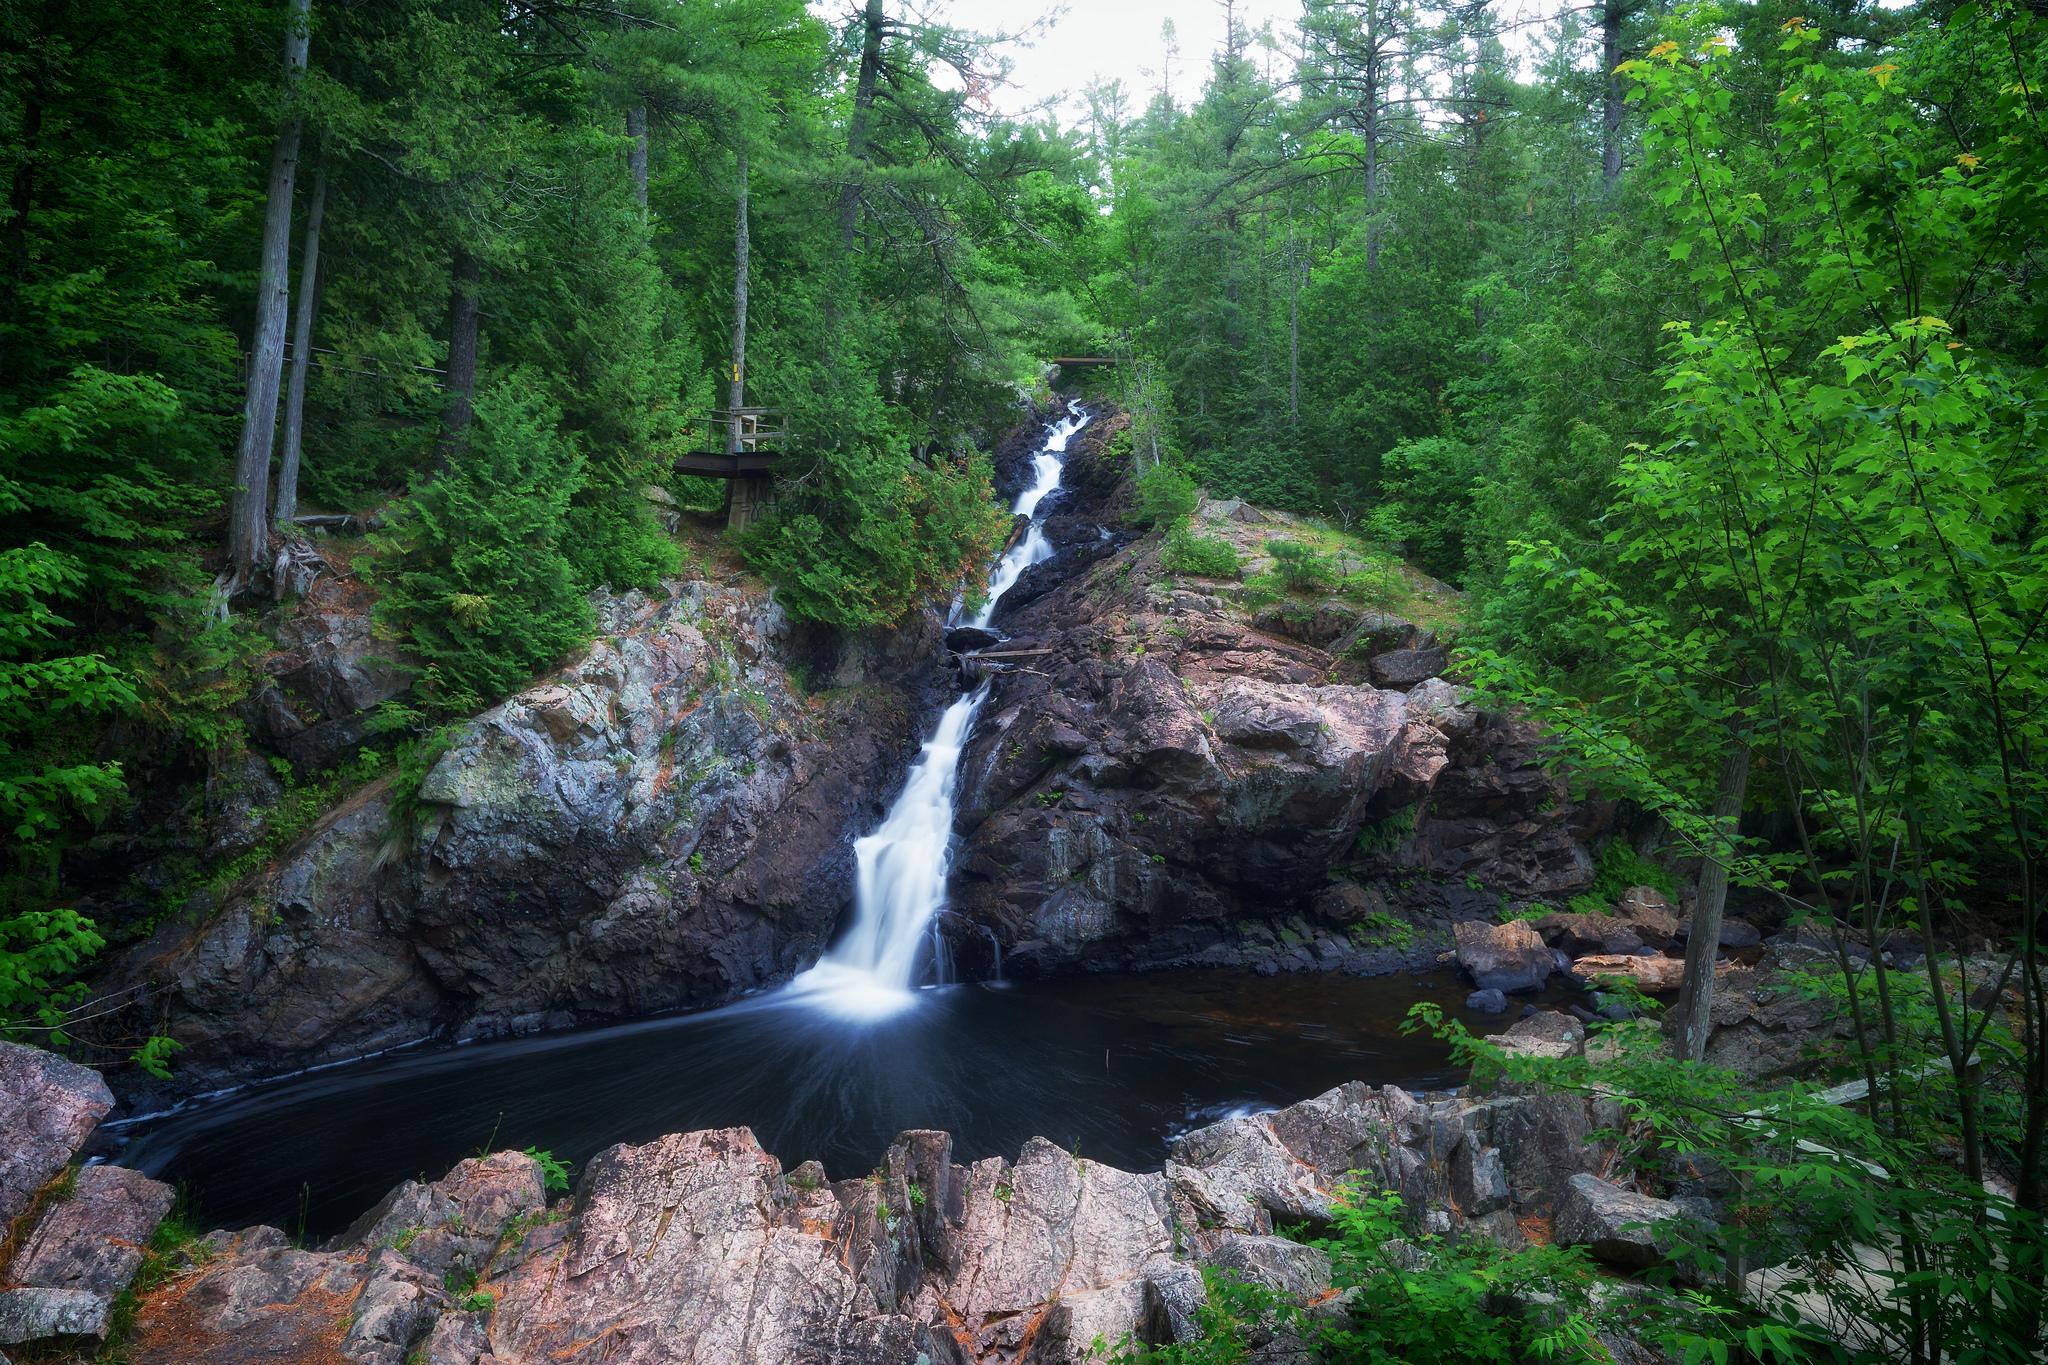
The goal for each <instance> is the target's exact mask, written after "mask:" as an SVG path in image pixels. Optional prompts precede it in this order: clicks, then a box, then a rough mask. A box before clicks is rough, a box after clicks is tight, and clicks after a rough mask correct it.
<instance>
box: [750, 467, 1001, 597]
mask: <svg viewBox="0 0 2048 1365" xmlns="http://www.w3.org/2000/svg"><path fill="white" fill-rule="evenodd" d="M821 472H822V473H823V474H824V476H825V479H824V487H823V488H822V490H821V491H820V493H819V494H818V495H817V496H816V497H814V498H812V499H810V500H808V501H806V502H803V503H795V502H790V501H789V500H788V499H785V501H784V504H783V505H780V506H778V508H777V509H776V511H775V512H773V513H772V514H770V516H768V517H767V518H766V519H764V520H763V521H761V522H760V523H758V524H757V525H756V526H754V528H753V529H751V530H750V531H749V532H747V534H746V536H745V537H744V539H742V541H741V549H742V551H743V552H744V553H745V555H746V556H747V561H748V562H749V563H750V564H752V565H753V566H754V567H755V568H756V569H758V570H760V571H761V572H762V573H763V574H765V575H767V576H768V578H769V579H770V580H771V581H772V582H773V583H774V584H775V587H776V593H777V600H778V601H780V602H781V603H782V605H783V607H784V608H785V609H787V610H788V612H789V613H790V615H792V616H794V617H797V618H798V619H800V620H806V621H817V622H820V623H822V624H825V625H831V626H838V627H840V628H842V629H848V630H861V629H866V628H868V627H873V626H887V625H893V624H895V623H896V622H897V621H899V620H901V619H902V618H903V617H904V616H905V615H906V614H907V613H908V612H909V611H911V610H912V609H913V608H914V607H915V606H916V605H917V604H918V603H919V602H920V601H923V600H925V599H927V598H929V597H932V596H935V595H937V594H939V593H942V592H944V593H950V592H952V591H953V589H954V587H955V586H956V585H957V584H959V583H960V582H961V581H962V580H963V579H964V580H965V581H967V582H968V583H969V584H971V585H975V586H978V585H979V583H980V581H981V579H982V576H983V573H984V570H985V569H986V566H987V560H988V557H989V555H990V553H991V552H992V551H993V550H994V549H995V546H996V544H997V542H998V541H999V540H1000V539H1001V538H1002V534H1003V532H1004V530H1005V529H1006V528H1007V527H1008V526H1009V524H1010V519H1009V517H1008V516H1007V515H1006V514H1005V512H1004V510H1003V509H1002V508H1001V507H999V506H998V505H997V504H996V501H995V490H994V484H993V480H992V478H991V474H990V468H989V463H988V458H987V457H986V456H984V455H982V454H980V453H979V452H969V453H967V454H966V455H964V456H962V457H960V458H959V459H955V460H936V461H933V462H932V463H930V464H923V463H919V462H916V461H910V462H908V466H907V467H904V466H903V465H901V464H899V463H897V461H896V460H894V459H893V458H892V457H889V456H886V455H880V454H876V455H871V456H869V457H866V458H862V457H858V456H855V455H852V454H849V455H848V456H846V457H844V459H843V461H835V462H834V463H832V464H830V465H827V466H822V467H821Z"/></svg>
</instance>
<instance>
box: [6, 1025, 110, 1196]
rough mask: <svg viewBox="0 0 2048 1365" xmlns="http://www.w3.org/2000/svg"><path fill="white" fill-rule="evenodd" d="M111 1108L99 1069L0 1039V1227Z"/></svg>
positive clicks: (55, 1173)
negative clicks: (3, 1135) (0, 1138)
mask: <svg viewBox="0 0 2048 1365" xmlns="http://www.w3.org/2000/svg"><path fill="white" fill-rule="evenodd" d="M113 1107H114V1096H113V1092H111V1091H110V1090H108V1089H107V1083H106V1081H104V1080H102V1079H101V1077H100V1073H99V1072H97V1071H94V1070H92V1069H91V1068H90V1067H83V1066H80V1065H78V1064H77V1063H76V1062H68V1061H66V1060H64V1059H63V1058H62V1057H59V1056H57V1055H55V1054H54V1053H49V1052H44V1051H43V1050H42V1049H40V1048H33V1047H27V1046H25V1045H23V1044H20V1043H4V1042H0V1133H4V1134H6V1140H5V1141H4V1142H0V1229H5V1228H6V1227H7V1226H8V1225H10V1224H12V1223H13V1222H14V1220H15V1219H17V1218H19V1217H20V1216H21V1215H22V1214H24V1213H26V1212H27V1211H28V1208H29V1206H30V1204H32V1203H33V1202H34V1201H35V1197H36V1194H37V1193H38V1192H39V1191H40V1190H41V1189H42V1188H43V1187H44V1186H45V1185H47V1184H49V1183H50V1181H52V1180H54V1179H55V1178H56V1177H57V1176H58V1175H59V1174H60V1173H61V1172H62V1171H63V1170H64V1168H65V1167H66V1166H69V1165H70V1164H71V1161H72V1158H73V1157H75V1156H76V1155H77V1154H78V1149H79V1148H80V1147H82V1146H84V1145H85V1140H86V1138H88V1137H90V1136H91V1135H92V1130H93V1129H94V1128H96V1127H98V1126H99V1121H100V1120H101V1119H102V1118H104V1117H105V1116H106V1113H107V1111H108V1110H109V1109H111V1108H113Z"/></svg>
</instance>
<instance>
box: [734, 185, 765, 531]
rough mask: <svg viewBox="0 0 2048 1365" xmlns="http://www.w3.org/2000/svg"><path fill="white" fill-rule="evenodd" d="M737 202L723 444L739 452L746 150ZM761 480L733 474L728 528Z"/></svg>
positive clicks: (748, 515)
mask: <svg viewBox="0 0 2048 1365" xmlns="http://www.w3.org/2000/svg"><path fill="white" fill-rule="evenodd" d="M738 162H739V166H738V176H739V195H738V199H739V204H738V207H737V209H736V210H735V211H734V214H733V237H732V277H733V278H732V387H731V389H730V390H729V393H730V397H729V398H728V399H727V400H726V408H727V414H726V427H725V448H726V452H727V453H728V454H731V455H737V454H739V453H740V448H741V441H740V416H739V411H740V409H741V408H743V407H745V406H746V405H747V270H748V265H749V260H748V257H749V254H750V252H751V250H752V246H753V239H752V233H751V230H750V229H749V227H748V225H747V207H748V206H747V191H748V185H747V152H746V148H744V147H742V148H741V149H740V150H739V153H738ZM761 483H762V480H759V479H752V478H735V479H733V480H732V481H731V483H730V484H729V485H728V488H729V490H730V492H729V494H728V497H727V506H726V516H725V524H726V528H727V529H728V530H733V531H744V530H745V529H746V528H747V527H748V526H749V525H750V524H751V523H752V522H753V520H754V517H755V515H756V514H757V513H758V512H759V511H760V509H761V504H762V502H763V501H764V499H763V497H762V492H763V490H762V488H761V486H760V485H761Z"/></svg>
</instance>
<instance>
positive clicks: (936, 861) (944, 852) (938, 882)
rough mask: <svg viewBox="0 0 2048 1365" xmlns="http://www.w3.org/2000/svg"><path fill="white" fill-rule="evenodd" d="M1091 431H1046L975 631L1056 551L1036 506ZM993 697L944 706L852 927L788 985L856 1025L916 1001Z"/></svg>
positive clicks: (867, 859)
mask: <svg viewBox="0 0 2048 1365" xmlns="http://www.w3.org/2000/svg"><path fill="white" fill-rule="evenodd" d="M1087 424H1088V413H1087V411H1086V410H1085V409H1083V408H1082V407H1081V406H1080V405H1079V404H1078V403H1070V404H1068V406H1067V415H1066V416H1065V417H1064V418H1062V419H1061V420H1060V421H1058V422H1052V423H1048V424H1047V425H1046V429H1045V442H1044V444H1043V445H1042V446H1040V447H1039V451H1038V454H1037V456H1036V457H1034V458H1033V460H1032V463H1031V472H1032V482H1031V486H1030V487H1029V488H1027V489H1025V490H1024V491H1023V492H1022V493H1020V494H1018V496H1017V503H1016V507H1015V509H1014V511H1015V514H1016V515H1019V516H1025V517H1030V518H1031V519H1032V520H1031V525H1030V529H1029V530H1028V531H1026V533H1025V535H1024V538H1023V539H1022V540H1021V541H1019V542H1018V543H1017V544H1015V545H1013V546H1011V547H1010V549H1009V550H1008V551H1007V552H1005V553H1004V555H1003V557H1002V558H1001V559H1000V560H998V561H997V562H996V566H995V568H994V569H993V570H992V571H991V572H990V574H989V581H988V600H987V601H986V602H985V603H984V604H983V606H982V609H981V611H980V612H978V613H977V614H976V615H975V617H974V619H973V622H972V624H974V625H977V626H986V625H987V624H988V621H989V617H990V616H991V614H993V612H994V611H995V605H996V602H997V601H998V600H999V599H1000V598H1001V597H1002V595H1003V594H1004V593H1006V592H1008V591H1009V590H1010V588H1011V586H1012V585H1014V584H1015V583H1016V581H1017V579H1018V578H1019V577H1020V576H1021V575H1022V574H1023V572H1024V570H1026V569H1028V568H1030V567H1031V566H1032V565H1033V564H1036V563H1039V562H1040V561H1042V560H1045V559H1048V558H1050V557H1051V555H1052V548H1051V546H1049V545H1048V544H1047V543H1046V539H1045V536H1044V534H1043V533H1042V532H1041V531H1040V529H1039V523H1038V505H1039V504H1040V503H1042V502H1043V501H1045V498H1046V495H1047V494H1049V493H1051V492H1052V491H1053V490H1054V489H1055V488H1058V487H1059V486H1060V474H1061V471H1062V467H1063V459H1062V457H1063V456H1064V455H1065V454H1066V450H1067V442H1068V441H1069V440H1070V439H1072V437H1073V435H1074V433H1075V432H1077V431H1079V430H1080V429H1081V428H1082V427H1084V426H1086V425H1087ZM988 691H989V685H988V684H987V683H983V684H982V685H981V686H980V687H978V688H976V689H975V690H974V691H973V692H971V693H969V694H967V695H965V696H963V697H960V698H959V699H958V700H956V701H955V702H954V703H953V704H952V705H951V706H949V707H947V708H946V712H945V714H944V715H942V716H940V717H939V724H938V728H937V729H936V730H934V731H933V732H932V737H931V738H930V739H928V740H926V741H925V744H924V750H923V752H922V753H920V754H919V755H918V757H917V762H916V763H915V764H914V765H912V767H911V769H910V775H909V776H908V777H907V778H906V779H905V780H904V783H903V794H902V795H901V796H898V797H897V798H896V803H895V804H894V805H893V806H891V807H890V808H889V813H888V814H887V815H886V816H884V817H883V819H882V823H881V824H880V825H878V826H876V827H875V831H874V832H873V833H872V834H869V835H867V836H866V837H865V838H863V839H860V840H858V841H856V842H855V844H854V846H853V847H854V854H855V857H856V859H857V862H858V865H859V871H858V873H857V875H856V878H855V882H854V911H853V925H852V927H851V928H849V929H848V930H847V933H846V937H845V938H844V939H842V940H841V941H840V942H839V943H838V945H837V946H835V947H834V948H833V949H832V951H831V952H829V953H827V954H826V955H825V956H824V957H823V958H821V959H820V960H819V961H818V963H817V965H816V966H814V967H812V968H811V969H810V970H809V971H807V972H804V973H803V974H802V975H800V976H798V977H797V978H796V980H794V981H792V982H791V983H790V990H791V991H792V992H793V993H796V994H798V995H801V996H803V997H805V998H806V999H808V1000H809V1001H811V1002H812V1003H814V1004H816V1005H817V1006H818V1007H819V1008H821V1009H824V1010H827V1011H829V1012H831V1013H833V1014H838V1015H842V1016H845V1017H847V1018H854V1019H879V1018H883V1017H886V1016H888V1015H891V1014H894V1013H896V1012H897V1011H899V1010H902V1009H904V1008H906V1007H907V1006H909V1005H910V1004H911V1003H912V1002H913V1001H914V1000H915V999H916V996H915V994H914V988H915V986H916V982H917V968H918V958H919V954H920V952H921V950H922V949H923V947H924V943H925V937H926V934H927V932H928V931H929V930H930V927H931V924H932V921H933V919H934V918H935V917H936V916H937V915H938V913H939V911H940V910H942V909H944V908H945V904H946V874H947V873H948V871H950V870H951V867H952V861H953V808H954V802H955V796H956V793H957V791H958V788H959V782H960V755H961V753H962V752H963V751H964V750H965V749H966V748H967V741H968V739H969V737H970V736H971V735H972V734H973V733H974V717H975V713H976V712H978V711H980V709H981V704H982V702H983V701H984V700H986V699H987V697H988Z"/></svg>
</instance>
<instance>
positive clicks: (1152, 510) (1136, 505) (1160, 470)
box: [1130, 462, 1197, 526]
mask: <svg viewBox="0 0 2048 1365" xmlns="http://www.w3.org/2000/svg"><path fill="white" fill-rule="evenodd" d="M1196 497H1197V489H1196V487H1195V480H1194V477H1193V476H1192V475H1190V474H1189V473H1188V472H1187V471H1186V470H1185V469H1182V468H1181V467H1180V466H1178V465H1173V464H1167V463H1164V462H1162V463H1159V464H1155V465H1152V466H1150V467H1149V468H1147V469H1145V470H1144V471H1142V472H1141V473H1140V474H1139V475H1138V478H1137V484H1136V493H1135V496H1134V497H1133V498H1132V501H1131V513H1130V519H1131V521H1132V522H1133V523H1135V524H1136V525H1139V526H1177V525H1178V524H1179V523H1181V522H1183V521H1185V520H1186V519H1187V516H1188V514H1189V513H1191V512H1193V511H1194V510H1195V500H1196Z"/></svg>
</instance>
